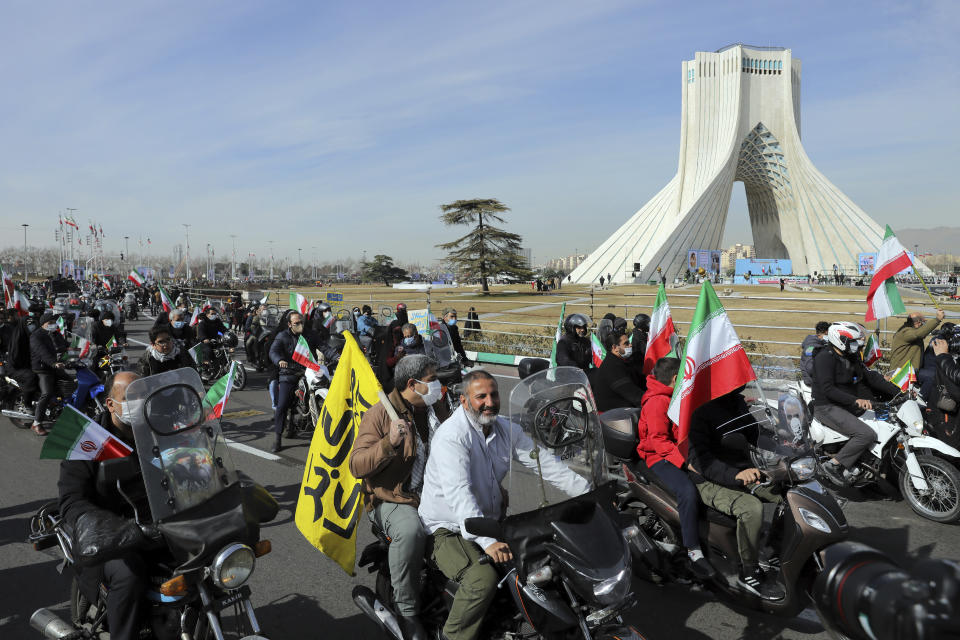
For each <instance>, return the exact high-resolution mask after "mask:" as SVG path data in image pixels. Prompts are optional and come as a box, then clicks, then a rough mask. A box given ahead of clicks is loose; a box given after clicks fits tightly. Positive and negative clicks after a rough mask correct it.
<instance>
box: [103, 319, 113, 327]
mask: <svg viewBox="0 0 960 640" xmlns="http://www.w3.org/2000/svg"><path fill="white" fill-rule="evenodd" d="M103 326H105V327H112V326H113V320H104V321H103Z"/></svg>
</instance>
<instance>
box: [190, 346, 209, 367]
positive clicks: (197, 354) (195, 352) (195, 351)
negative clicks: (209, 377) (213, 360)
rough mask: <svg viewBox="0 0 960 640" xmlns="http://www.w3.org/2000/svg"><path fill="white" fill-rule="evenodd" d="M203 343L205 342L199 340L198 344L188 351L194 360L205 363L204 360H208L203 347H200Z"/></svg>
mask: <svg viewBox="0 0 960 640" xmlns="http://www.w3.org/2000/svg"><path fill="white" fill-rule="evenodd" d="M202 344H203V343H202V342H198V343H197V344H195V345H193V346H192V347H190V348H189V349H187V353H189V354H190V357H191V358H193V361H194V362H196V363H197V364H203V363H204V362H206V360H205V359H204V357H203V349H201V348H200V347H201V345H202Z"/></svg>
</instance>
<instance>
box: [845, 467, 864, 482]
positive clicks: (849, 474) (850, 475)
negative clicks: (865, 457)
mask: <svg viewBox="0 0 960 640" xmlns="http://www.w3.org/2000/svg"><path fill="white" fill-rule="evenodd" d="M859 479H860V467H854V468H853V469H844V470H843V483H844V484H845V485H848V486H849V485H852V484H854V483H855V482H856V481H857V480H859Z"/></svg>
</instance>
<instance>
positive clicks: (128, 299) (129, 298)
mask: <svg viewBox="0 0 960 640" xmlns="http://www.w3.org/2000/svg"><path fill="white" fill-rule="evenodd" d="M136 301H137V296H135V295H134V294H132V293H127V294H124V296H123V302H124V304H133V303H136Z"/></svg>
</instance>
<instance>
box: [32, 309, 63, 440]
mask: <svg viewBox="0 0 960 640" xmlns="http://www.w3.org/2000/svg"><path fill="white" fill-rule="evenodd" d="M39 324H40V328H39V329H37V330H36V331H34V332H33V333H31V334H30V368H31V369H33V372H34V373H36V374H37V381H38V383H39V385H40V399H39V400H37V407H36V410H35V413H34V418H33V425H31V427H30V428H31V429H32V430H33V432H34V433H35V434H37V435H38V436H45V435H47V433H49V432H48V431H47V429H46V428H44V426H43V418H44V415H45V414H46V412H47V407H48V406H50V401H51V400H53V397H54V395H56V393H57V386H58V384H59V383H60V381H61V380H69V379H70V376H68V375H67V374H66V373H65V372H64V370H63V369H64V365H63V363H62V362H60V356H61V354H63V353H64V352H66V350H67V343H66V340H64V338H63V335H62V334H61V333H60V331H59V327H58V326H57V316H56V315H54V314H52V313H45V314H43V315H42V316H41V317H40V320H39Z"/></svg>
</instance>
